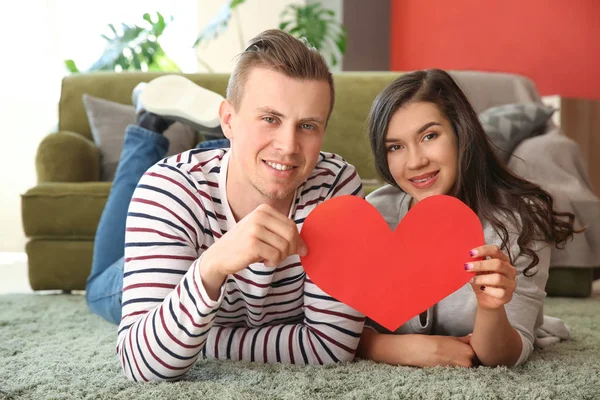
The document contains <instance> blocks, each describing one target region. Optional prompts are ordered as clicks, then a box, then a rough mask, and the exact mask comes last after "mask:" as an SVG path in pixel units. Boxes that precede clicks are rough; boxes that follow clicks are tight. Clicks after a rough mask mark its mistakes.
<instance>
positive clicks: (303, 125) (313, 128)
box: [300, 124, 317, 131]
mask: <svg viewBox="0 0 600 400" xmlns="http://www.w3.org/2000/svg"><path fill="white" fill-rule="evenodd" d="M300 129H306V130H308V131H314V130H315V129H317V128H316V127H315V126H314V125H311V124H301V125H300Z"/></svg>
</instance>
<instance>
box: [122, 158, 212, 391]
mask: <svg viewBox="0 0 600 400" xmlns="http://www.w3.org/2000/svg"><path fill="white" fill-rule="evenodd" d="M197 190H198V188H197V187H195V186H194V182H193V181H192V180H191V179H188V177H187V176H186V174H185V173H183V172H181V171H179V170H177V169H176V168H173V167H172V166H167V165H165V164H157V165H156V166H154V167H152V168H151V169H150V170H149V171H148V172H147V173H146V174H145V175H144V176H143V177H142V179H141V180H140V182H139V184H138V187H137V188H136V190H135V192H134V194H133V198H132V201H131V204H130V207H129V212H128V217H127V228H126V229H127V232H126V239H125V240H126V243H125V269H124V278H123V298H122V319H121V324H120V326H119V331H118V342H117V353H118V356H119V359H120V361H121V364H122V368H123V371H124V372H125V374H126V376H127V377H128V378H129V379H131V380H134V381H148V380H170V379H176V378H178V377H180V376H181V375H183V374H184V373H185V372H186V371H187V370H188V369H189V368H190V367H191V366H192V365H193V364H194V362H195V360H196V359H197V357H198V354H199V353H200V351H201V350H202V347H203V346H204V344H205V342H206V337H207V334H208V332H209V330H210V328H211V326H212V324H213V321H214V318H215V314H216V311H217V309H218V307H219V304H220V301H221V298H222V294H221V296H220V298H219V299H218V300H217V301H213V300H211V299H210V297H209V296H208V295H207V293H206V291H205V290H204V288H203V287H202V284H201V280H200V279H199V271H198V268H197V265H198V261H197V258H198V254H199V253H201V252H202V251H203V249H204V248H205V247H206V245H205V243H204V237H205V235H218V234H219V232H212V231H211V228H210V225H209V223H208V219H207V218H206V211H205V210H204V207H205V205H203V204H202V202H201V201H200V199H199V197H200V196H197Z"/></svg>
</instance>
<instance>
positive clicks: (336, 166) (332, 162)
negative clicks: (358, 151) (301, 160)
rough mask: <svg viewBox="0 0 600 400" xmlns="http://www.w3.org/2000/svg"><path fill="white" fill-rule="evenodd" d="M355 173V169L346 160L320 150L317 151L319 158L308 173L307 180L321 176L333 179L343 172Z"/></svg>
mask: <svg viewBox="0 0 600 400" xmlns="http://www.w3.org/2000/svg"><path fill="white" fill-rule="evenodd" d="M346 171H348V172H350V173H355V171H356V169H355V168H354V166H353V165H352V164H350V163H349V162H348V161H346V160H344V158H343V157H342V156H340V155H338V154H335V153H328V152H325V151H321V152H320V153H319V160H318V161H317V164H316V165H315V168H314V169H313V171H312V173H311V174H310V175H309V177H308V180H311V179H315V178H317V177H322V178H321V179H327V177H329V179H335V177H337V176H338V175H340V174H342V173H345V172H346Z"/></svg>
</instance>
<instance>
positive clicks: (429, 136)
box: [423, 133, 438, 141]
mask: <svg viewBox="0 0 600 400" xmlns="http://www.w3.org/2000/svg"><path fill="white" fill-rule="evenodd" d="M437 136H438V134H437V133H428V134H427V135H425V137H424V138H423V140H424V141H429V140H432V139H435V138H436V137H437Z"/></svg>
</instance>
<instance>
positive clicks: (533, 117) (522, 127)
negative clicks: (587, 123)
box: [479, 103, 556, 163]
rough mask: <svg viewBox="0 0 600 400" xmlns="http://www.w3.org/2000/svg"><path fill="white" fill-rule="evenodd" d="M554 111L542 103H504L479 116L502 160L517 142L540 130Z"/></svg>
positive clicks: (544, 126) (510, 153) (507, 158)
mask: <svg viewBox="0 0 600 400" xmlns="http://www.w3.org/2000/svg"><path fill="white" fill-rule="evenodd" d="M554 111H556V110H555V109H554V108H552V107H547V106H545V105H544V104H542V103H526V104H506V105H502V106H497V107H492V108H488V109H487V110H485V111H484V112H482V113H480V114H479V119H480V120H481V124H482V125H483V129H484V130H485V132H486V134H487V135H488V137H489V138H490V140H491V141H492V143H493V144H494V146H493V149H494V150H495V151H496V154H497V155H498V156H499V157H500V159H501V160H502V161H504V163H506V162H508V160H509V158H510V156H511V155H512V152H513V150H514V149H515V148H516V147H517V146H518V145H519V143H521V142H522V141H523V140H525V139H527V138H529V137H532V136H534V135H536V134H541V133H543V131H544V129H545V128H546V124H547V122H548V120H549V119H550V118H551V117H552V114H553V113H554Z"/></svg>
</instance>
